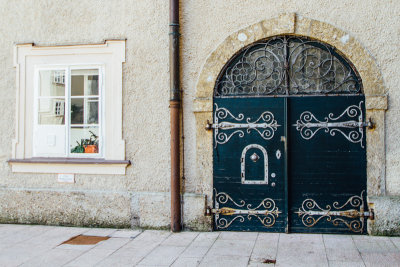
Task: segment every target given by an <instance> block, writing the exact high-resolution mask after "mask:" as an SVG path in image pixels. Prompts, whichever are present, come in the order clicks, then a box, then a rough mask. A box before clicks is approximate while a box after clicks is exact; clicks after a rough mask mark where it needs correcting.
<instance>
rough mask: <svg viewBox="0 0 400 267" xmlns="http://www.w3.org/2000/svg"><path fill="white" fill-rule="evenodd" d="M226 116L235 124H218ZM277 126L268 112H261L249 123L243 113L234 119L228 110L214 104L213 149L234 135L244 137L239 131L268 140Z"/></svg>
mask: <svg viewBox="0 0 400 267" xmlns="http://www.w3.org/2000/svg"><path fill="white" fill-rule="evenodd" d="M228 116H229V117H230V118H231V119H233V120H235V121H237V122H228V121H222V122H220V120H224V119H226V118H227V117H228ZM279 126H280V125H279V124H278V123H277V121H276V120H275V118H274V114H272V112H270V111H265V112H263V113H262V114H261V115H260V117H258V118H257V119H256V120H255V121H251V118H246V120H244V115H243V113H240V114H239V115H238V116H237V117H236V116H234V115H233V114H232V113H231V112H230V111H229V110H228V109H226V108H222V107H221V108H219V107H218V105H217V104H215V112H214V124H212V128H214V143H215V147H217V145H218V144H225V143H227V142H228V141H229V140H230V139H231V137H232V136H234V135H235V134H238V136H239V137H240V138H242V137H244V135H245V132H244V130H241V129H246V132H247V133H250V131H251V130H254V131H256V132H258V133H259V134H260V136H261V137H262V138H263V139H264V140H270V139H272V138H273V137H274V133H275V131H276V130H277V128H278V127H279ZM235 129H238V130H235ZM260 129H261V130H260ZM223 130H235V131H233V132H230V133H225V132H221V131H223Z"/></svg>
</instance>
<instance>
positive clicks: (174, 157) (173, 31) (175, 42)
mask: <svg viewBox="0 0 400 267" xmlns="http://www.w3.org/2000/svg"><path fill="white" fill-rule="evenodd" d="M169 5H170V6H169V8H170V9H169V19H170V23H169V28H170V32H169V66H170V100H169V108H170V116H171V122H170V123H171V231H172V232H179V231H181V188H180V144H179V140H180V138H179V133H180V125H179V110H180V102H181V100H180V77H179V75H180V70H179V0H170V2H169Z"/></svg>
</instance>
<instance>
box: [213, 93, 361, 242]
mask: <svg viewBox="0 0 400 267" xmlns="http://www.w3.org/2000/svg"><path fill="white" fill-rule="evenodd" d="M364 101H365V100H364V97H363V96H329V97H327V96H313V97H290V98H284V97H280V98H215V103H214V105H215V106H214V124H213V128H214V132H213V134H214V154H213V160H214V212H215V215H214V229H215V230H234V231H270V232H286V231H288V230H289V231H290V232H312V233H360V234H364V233H366V219H365V218H364V215H365V214H364V211H368V207H367V204H366V150H365V127H364V124H363V123H364V121H365V104H364ZM286 116H287V118H286ZM285 140H287V141H286V142H287V144H286V145H287V148H285V143H284V142H282V141H285ZM286 164H287V165H286ZM286 170H287V171H286Z"/></svg>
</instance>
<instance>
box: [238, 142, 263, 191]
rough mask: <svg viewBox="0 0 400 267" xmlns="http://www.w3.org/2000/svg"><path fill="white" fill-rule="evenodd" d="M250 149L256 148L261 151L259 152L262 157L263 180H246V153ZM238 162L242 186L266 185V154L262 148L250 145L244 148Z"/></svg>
mask: <svg viewBox="0 0 400 267" xmlns="http://www.w3.org/2000/svg"><path fill="white" fill-rule="evenodd" d="M251 148H256V149H259V150H261V152H262V153H263V155H264V177H263V178H264V179H263V180H246V153H247V151H248V150H249V149H251ZM250 158H251V157H250ZM240 162H241V164H240V171H241V174H240V176H241V178H242V184H268V153H267V150H265V148H264V147H262V146H260V145H257V144H251V145H248V146H246V147H245V148H244V149H243V151H242V156H241V158H240Z"/></svg>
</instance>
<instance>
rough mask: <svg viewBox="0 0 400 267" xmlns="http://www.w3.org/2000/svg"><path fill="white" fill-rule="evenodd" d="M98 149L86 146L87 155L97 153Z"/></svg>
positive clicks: (94, 146) (93, 146) (95, 146)
mask: <svg viewBox="0 0 400 267" xmlns="http://www.w3.org/2000/svg"><path fill="white" fill-rule="evenodd" d="M97 152H98V148H97V145H87V146H85V153H97Z"/></svg>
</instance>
